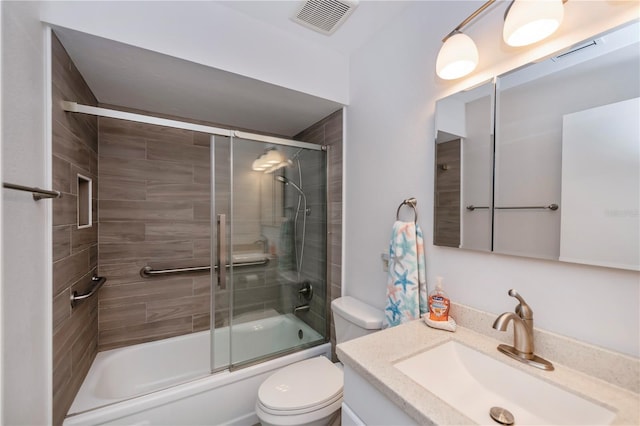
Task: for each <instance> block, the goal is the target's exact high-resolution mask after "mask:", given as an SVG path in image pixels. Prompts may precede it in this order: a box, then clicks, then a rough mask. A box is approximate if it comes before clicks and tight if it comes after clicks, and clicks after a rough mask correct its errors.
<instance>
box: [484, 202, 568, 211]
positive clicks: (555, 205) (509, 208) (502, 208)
mask: <svg viewBox="0 0 640 426" xmlns="http://www.w3.org/2000/svg"><path fill="white" fill-rule="evenodd" d="M494 208H495V209H496V210H553V211H555V210H558V205H557V204H555V203H554V204H549V205H548V206H521V207H519V206H516V207H494Z"/></svg>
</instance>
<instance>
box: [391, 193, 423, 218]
mask: <svg viewBox="0 0 640 426" xmlns="http://www.w3.org/2000/svg"><path fill="white" fill-rule="evenodd" d="M416 204H418V200H416V199H415V198H414V197H411V198H407V199H406V200H404V201H403V202H402V203H400V205H399V206H398V211H396V220H400V209H401V208H402V206H409V207H411V208H412V209H413V214H414V216H415V219H414V220H413V222H414V223H418V209H416Z"/></svg>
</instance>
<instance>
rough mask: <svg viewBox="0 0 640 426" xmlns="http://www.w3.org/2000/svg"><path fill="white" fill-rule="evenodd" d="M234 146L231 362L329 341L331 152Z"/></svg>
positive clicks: (241, 142) (243, 142) (237, 141)
mask: <svg viewBox="0 0 640 426" xmlns="http://www.w3.org/2000/svg"><path fill="white" fill-rule="evenodd" d="M300 145H301V146H297V144H292V145H279V144H269V143H265V142H263V141H255V140H249V139H243V138H237V137H236V138H232V140H231V141H230V152H229V157H230V164H231V170H230V177H231V182H230V188H231V194H230V203H229V205H230V211H229V213H230V217H231V220H230V221H229V223H228V224H229V229H228V230H227V232H228V233H229V237H230V238H229V250H228V254H229V259H230V262H229V264H230V267H229V269H228V274H227V288H228V289H230V290H229V291H230V294H229V303H230V305H229V323H230V327H229V333H230V335H229V337H230V344H231V346H230V365H231V367H232V368H233V367H239V366H243V365H247V364H251V363H255V362H259V361H260V360H263V359H265V358H269V357H274V356H278V355H279V354H282V353H286V352H291V351H294V350H296V349H298V348H301V347H308V346H312V345H314V344H317V343H319V342H324V341H325V337H326V336H327V318H328V317H327V309H326V308H327V304H326V300H327V296H326V294H327V287H326V285H327V279H326V275H327V273H326V271H327V260H326V259H327V238H326V235H327V203H326V198H327V197H326V163H325V161H326V152H325V151H323V150H321V149H320V146H317V145H311V144H300Z"/></svg>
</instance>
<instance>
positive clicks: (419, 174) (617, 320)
mask: <svg viewBox="0 0 640 426" xmlns="http://www.w3.org/2000/svg"><path fill="white" fill-rule="evenodd" d="M497 3H498V6H497V7H495V8H493V9H492V10H491V12H489V13H488V14H487V15H486V16H484V17H482V18H480V19H479V20H477V21H476V22H474V23H473V25H471V27H470V28H469V31H468V34H469V35H470V36H471V37H472V38H474V39H475V40H476V43H477V44H478V49H479V51H480V57H481V59H480V64H479V67H478V70H477V72H476V73H475V74H474V75H473V76H471V77H470V78H468V79H467V80H465V81H460V82H452V83H446V82H444V81H442V80H439V79H438V78H437V77H436V76H435V60H436V56H437V53H438V50H439V49H440V46H441V39H442V37H443V36H444V35H445V34H447V33H448V32H449V31H451V29H453V28H454V27H455V26H456V25H457V24H458V23H459V22H460V21H462V20H463V19H464V18H465V17H466V16H468V15H469V14H470V13H471V12H473V11H474V10H475V9H476V8H477V7H478V2H446V1H439V2H435V1H434V2H420V3H416V4H414V5H412V6H410V7H409V8H408V9H407V11H406V12H405V13H404V14H403V15H401V16H400V17H399V18H398V19H396V20H395V21H393V22H392V23H390V25H389V26H388V27H386V28H385V29H384V30H383V31H382V32H381V33H379V34H378V35H377V36H376V37H375V38H374V39H372V40H371V41H370V42H368V43H367V44H366V45H365V46H363V47H362V48H361V49H360V50H359V51H358V52H356V54H355V55H353V57H352V60H351V65H350V83H349V84H350V105H349V107H348V114H347V124H346V125H347V140H346V144H345V149H346V160H345V161H346V165H345V171H346V179H345V182H346V188H345V193H346V196H345V228H344V229H345V242H346V244H345V264H344V278H343V286H344V287H345V292H346V294H349V295H353V296H356V297H358V298H360V299H362V300H364V301H366V302H368V303H371V304H372V305H375V306H377V307H379V308H383V307H384V300H385V297H384V296H385V295H384V292H385V282H386V274H385V273H384V272H383V271H382V267H381V264H380V261H379V259H380V253H381V252H384V251H386V250H387V247H388V241H389V232H390V227H391V224H392V222H393V220H394V216H395V211H396V208H397V206H398V204H399V203H400V202H401V201H402V200H403V199H404V198H407V197H408V196H415V197H417V198H418V208H419V212H420V224H421V225H422V227H423V228H424V230H425V240H426V241H432V238H433V233H432V221H433V164H434V158H433V153H434V149H433V135H434V129H433V126H434V123H433V120H434V117H433V114H434V104H435V101H436V100H437V99H439V98H442V97H444V96H446V95H448V94H451V93H453V92H455V91H458V90H460V89H463V88H466V87H470V86H472V85H474V84H476V83H479V82H481V81H484V80H486V79H487V78H489V77H490V76H491V75H493V74H499V73H502V72H505V71H507V70H508V69H512V68H515V67H517V66H520V65H523V64H525V63H527V62H529V61H530V60H532V59H534V58H536V57H541V56H544V55H546V54H549V53H552V52H554V51H556V50H558V49H560V48H563V47H566V46H569V45H571V44H573V43H576V42H578V41H580V40H582V39H584V38H586V37H588V36H590V35H593V34H597V33H600V32H602V31H604V30H606V29H609V28H611V27H614V26H617V25H620V24H622V23H624V22H627V21H629V20H630V19H633V18H637V17H638V10H637V4H633V3H634V2H581V1H570V2H568V3H566V4H565V22H564V23H563V26H562V27H561V29H560V30H559V32H558V33H557V35H556V36H555V37H553V38H552V39H551V41H549V42H546V43H539V44H538V45H536V46H534V47H533V48H521V49H516V48H508V47H506V46H503V45H502V43H501V41H500V39H501V27H500V25H501V22H502V14H503V13H504V7H505V4H504V3H505V2H497ZM426 252H427V274H428V282H429V284H430V285H431V286H432V285H433V282H434V277H435V276H436V275H442V276H444V277H445V281H444V284H445V288H446V289H447V291H448V292H449V295H450V296H451V298H452V299H453V301H455V302H458V303H462V304H465V305H469V306H472V307H475V308H477V309H481V310H485V311H489V312H493V313H495V314H499V313H501V312H503V311H506V310H513V308H514V306H515V303H514V300H513V299H512V298H510V297H508V296H507V290H508V289H509V288H512V287H513V288H516V289H518V291H519V292H520V293H521V294H523V295H524V297H525V298H526V300H527V301H528V302H529V304H531V306H532V307H533V310H534V311H535V318H536V324H537V326H538V327H540V328H543V329H547V330H550V331H554V332H557V333H559V334H563V335H567V336H571V337H574V338H576V339H579V340H583V341H586V342H590V343H593V344H596V345H599V346H602V347H605V348H610V349H613V350H616V351H620V352H623V353H627V354H631V355H634V356H636V357H637V356H640V318H639V311H640V291H639V288H640V285H639V283H638V281H639V275H638V273H637V272H630V271H622V270H616V269H606V268H600V267H593V266H581V265H575V264H568V263H560V262H553V261H544V260H534V259H526V258H518V257H511V256H505V255H498V254H489V253H477V252H471V251H464V250H460V249H450V248H445V247H434V246H431V245H429V246H427V247H426ZM431 288H432V287H431ZM603 298H606V300H607V301H611V303H614V304H615V308H614V309H613V310H607V314H606V315H602V314H599V312H601V306H602V300H603Z"/></svg>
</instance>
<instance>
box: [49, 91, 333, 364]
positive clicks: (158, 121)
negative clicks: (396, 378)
mask: <svg viewBox="0 0 640 426" xmlns="http://www.w3.org/2000/svg"><path fill="white" fill-rule="evenodd" d="M62 109H63V110H64V111H67V112H74V113H80V114H88V115H95V116H98V117H107V118H114V119H119V120H126V121H132V122H137V123H145V124H152V125H157V126H164V127H171V128H174V129H183V130H191V131H195V132H200V133H206V134H209V135H211V145H210V147H211V185H212V186H211V189H212V192H213V191H214V190H215V162H214V160H215V153H214V151H215V149H214V148H215V146H214V138H215V136H225V137H228V138H230V143H231V146H233V138H239V139H245V140H250V141H255V142H261V143H265V144H272V145H282V146H291V147H297V148H305V149H310V150H314V151H324V152H325V200H326V201H325V205H326V211H325V219H326V220H325V223H326V228H325V237H326V262H325V263H326V265H325V287H326V288H325V300H326V302H327V303H325V305H326V306H325V324H326V325H325V333H324V342H323V343H326V342H328V341H330V334H331V319H330V318H331V317H330V308H329V300H330V294H331V288H330V287H331V286H330V282H329V277H330V273H331V271H330V259H331V257H330V255H331V252H330V250H331V245H330V244H329V238H328V236H329V235H330V230H329V217H330V207H331V204H330V201H329V200H330V197H329V195H330V193H329V173H328V169H329V161H328V158H329V157H328V152H329V148H330V147H329V146H328V145H319V144H314V143H310V142H303V141H296V140H293V139H286V138H280V137H275V136H267V135H261V134H258V133H251V132H246V131H240V130H233V129H222V128H219V127H213V126H206V125H201V124H195V123H189V122H185V121H179V120H173V119H167V118H159V117H154V116H152V115H145V114H138V113H130V112H125V111H119V110H115V109H110V108H103V107H95V106H90V105H83V104H79V103H77V102H73V101H63V102H62ZM232 157H233V154H231V158H230V161H232V160H233V158H232ZM215 213H216V212H215V197H212V199H211V238H212V240H211V283H210V286H211V297H210V302H211V312H210V315H211V317H210V355H211V359H210V366H209V367H210V372H211V373H215V372H218V371H222V370H227V369H228V370H230V371H234V370H238V369H241V368H245V367H249V366H251V365H254V364H257V363H260V362H264V361H268V360H270V359H273V358H278V357H280V356H283V355H286V354H288V353H291V352H297V351H299V350H303V349H306V348H307V347H308V346H315V345H316V344H315V343H314V344H309V345H302V346H299V347H295V348H292V349H291V350H289V351H284V352H278V353H275V354H271V355H266V356H264V357H261V358H259V359H256V360H249V361H247V362H244V363H239V364H238V365H233V363H232V360H231V357H230V356H229V364H227V365H226V366H221V367H219V368H214V366H215V364H214V361H215V353H214V350H215V346H214V331H215V327H214V324H215V286H216V284H217V280H218V276H217V274H216V268H215V265H216V264H217V263H216V262H217V260H218V253H217V251H218V249H217V243H216V242H217V236H218V231H217V219H218V218H217V215H216V214H215ZM232 226H233V225H232ZM221 269H222V268H218V270H221ZM230 269H231V272H233V267H231V268H230ZM214 281H215V282H214ZM229 342H231V335H230V337H229ZM229 348H231V346H229ZM229 351H230V352H231V349H229Z"/></svg>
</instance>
